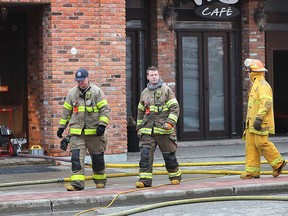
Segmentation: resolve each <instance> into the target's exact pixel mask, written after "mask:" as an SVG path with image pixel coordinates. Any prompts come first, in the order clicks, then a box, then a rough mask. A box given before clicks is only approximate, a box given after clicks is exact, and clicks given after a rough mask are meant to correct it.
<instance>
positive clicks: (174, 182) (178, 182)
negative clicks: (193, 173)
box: [171, 179, 180, 185]
mask: <svg viewBox="0 0 288 216" xmlns="http://www.w3.org/2000/svg"><path fill="white" fill-rule="evenodd" d="M171 184H172V185H179V184H180V181H179V180H178V179H173V180H172V181H171Z"/></svg>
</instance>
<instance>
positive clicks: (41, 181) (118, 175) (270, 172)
mask: <svg viewBox="0 0 288 216" xmlns="http://www.w3.org/2000/svg"><path fill="white" fill-rule="evenodd" d="M181 172H182V174H215V175H220V174H221V175H241V174H242V173H244V171H233V170H181ZM167 174H168V173H167V171H155V172H153V175H167ZM282 174H288V171H283V172H282ZM138 175H139V173H138V172H130V173H114V174H106V176H107V178H118V177H128V176H138ZM260 175H272V171H261V172H260ZM92 179H93V177H92V176H85V180H86V181H87V180H92ZM70 181H71V179H70V178H57V179H45V180H34V181H22V182H9V183H2V184H0V188H2V187H12V186H22V185H34V184H48V183H62V182H70Z"/></svg>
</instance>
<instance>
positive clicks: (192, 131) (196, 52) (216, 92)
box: [177, 32, 229, 140]
mask: <svg viewBox="0 0 288 216" xmlns="http://www.w3.org/2000/svg"><path fill="white" fill-rule="evenodd" d="M227 35H228V34H227V33H225V32H215V33H213V32H191V33H188V32H183V33H179V37H178V47H179V51H178V53H179V87H178V91H179V93H178V94H177V95H178V98H179V102H180V104H181V114H182V115H180V119H179V123H180V130H179V137H180V140H193V139H210V138H228V137H229V127H228V125H229V124H228V123H229V114H228V113H229V112H228V110H229V94H228V89H229V74H228V68H229V67H228V60H227V59H228V53H227V50H228V48H227V44H229V43H228V38H227V37H228V36H227Z"/></svg>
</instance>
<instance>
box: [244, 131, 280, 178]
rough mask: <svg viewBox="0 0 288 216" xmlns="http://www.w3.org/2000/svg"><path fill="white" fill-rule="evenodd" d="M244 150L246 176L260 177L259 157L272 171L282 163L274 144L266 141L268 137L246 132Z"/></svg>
mask: <svg viewBox="0 0 288 216" xmlns="http://www.w3.org/2000/svg"><path fill="white" fill-rule="evenodd" d="M245 148H246V163H245V171H246V173H247V174H251V175H254V176H255V175H260V165H261V155H262V156H263V157H264V158H265V159H266V160H267V161H268V163H269V164H270V166H271V167H272V168H273V170H277V169H278V168H279V167H280V166H281V164H282V162H283V161H284V159H283V158H282V156H281V155H280V153H279V151H278V150H277V148H276V147H275V145H274V143H272V142H271V141H269V140H268V135H257V134H253V133H249V132H246V143H245Z"/></svg>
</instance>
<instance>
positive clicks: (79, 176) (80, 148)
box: [70, 134, 107, 189]
mask: <svg viewBox="0 0 288 216" xmlns="http://www.w3.org/2000/svg"><path fill="white" fill-rule="evenodd" d="M70 144H71V153H72V156H71V162H72V168H71V185H72V186H73V187H76V188H80V189H84V187H85V156H86V152H87V150H86V149H88V152H89V154H90V157H91V161H92V170H93V181H94V183H95V184H98V183H103V184H104V185H105V183H106V181H107V179H106V174H105V161H104V152H105V150H106V135H102V136H96V135H87V136H85V135H83V134H82V135H81V136H71V138H70Z"/></svg>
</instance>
